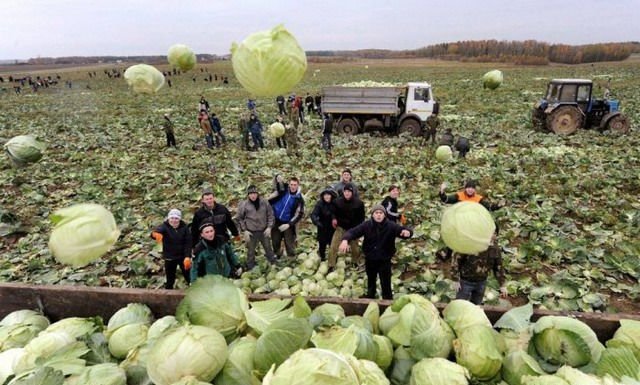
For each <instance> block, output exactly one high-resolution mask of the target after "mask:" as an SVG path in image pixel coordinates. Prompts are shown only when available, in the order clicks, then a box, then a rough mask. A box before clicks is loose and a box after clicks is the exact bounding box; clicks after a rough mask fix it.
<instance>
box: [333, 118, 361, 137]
mask: <svg viewBox="0 0 640 385" xmlns="http://www.w3.org/2000/svg"><path fill="white" fill-rule="evenodd" d="M336 130H337V131H338V132H339V133H341V134H346V135H355V134H357V133H358V132H360V127H359V125H358V122H356V121H355V119H351V118H346V119H342V120H341V121H339V122H338V124H337V126H336Z"/></svg>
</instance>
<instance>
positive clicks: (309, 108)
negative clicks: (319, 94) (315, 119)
mask: <svg viewBox="0 0 640 385" xmlns="http://www.w3.org/2000/svg"><path fill="white" fill-rule="evenodd" d="M304 105H305V106H306V107H307V114H308V115H309V116H311V115H312V114H313V110H314V106H313V96H311V95H310V94H309V93H308V92H307V96H305V98H304Z"/></svg>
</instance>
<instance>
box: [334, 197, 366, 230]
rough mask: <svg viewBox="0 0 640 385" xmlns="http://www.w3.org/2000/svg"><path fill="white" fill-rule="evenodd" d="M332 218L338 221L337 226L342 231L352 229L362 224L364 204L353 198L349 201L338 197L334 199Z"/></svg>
mask: <svg viewBox="0 0 640 385" xmlns="http://www.w3.org/2000/svg"><path fill="white" fill-rule="evenodd" d="M333 217H334V218H335V219H337V220H338V226H340V227H342V228H343V229H345V230H349V229H351V228H354V227H356V226H357V225H359V224H360V223H362V222H364V219H365V214H364V203H362V201H361V200H360V199H358V198H355V197H353V198H351V199H350V200H346V199H344V197H340V198H338V199H336V203H335V212H334V215H333Z"/></svg>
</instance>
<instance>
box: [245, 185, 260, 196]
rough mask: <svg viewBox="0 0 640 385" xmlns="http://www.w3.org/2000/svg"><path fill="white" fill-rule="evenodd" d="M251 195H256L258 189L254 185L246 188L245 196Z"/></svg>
mask: <svg viewBox="0 0 640 385" xmlns="http://www.w3.org/2000/svg"><path fill="white" fill-rule="evenodd" d="M251 193H256V194H257V193H258V188H257V187H256V186H255V185H253V184H252V185H251V186H249V187H247V194H251Z"/></svg>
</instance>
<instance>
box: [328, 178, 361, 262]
mask: <svg viewBox="0 0 640 385" xmlns="http://www.w3.org/2000/svg"><path fill="white" fill-rule="evenodd" d="M342 194H343V195H342V196H340V197H338V198H337V199H336V203H335V205H334V207H335V210H334V212H333V218H332V220H331V225H332V226H333V228H334V229H335V232H334V233H333V237H332V238H331V248H330V249H329V270H330V271H333V270H334V269H335V267H336V262H337V259H338V249H339V246H340V241H341V240H342V236H343V235H344V233H345V232H346V231H349V230H351V229H352V228H354V227H356V226H358V225H359V224H361V223H362V222H364V220H365V211H364V203H362V201H361V200H360V199H358V198H356V197H355V194H354V189H353V185H352V184H351V183H347V184H345V185H344V188H343V191H342ZM350 245H351V263H352V264H353V265H354V267H356V268H359V264H360V249H359V248H358V240H357V239H353V240H351V243H350Z"/></svg>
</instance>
